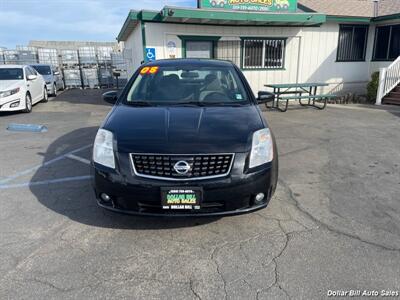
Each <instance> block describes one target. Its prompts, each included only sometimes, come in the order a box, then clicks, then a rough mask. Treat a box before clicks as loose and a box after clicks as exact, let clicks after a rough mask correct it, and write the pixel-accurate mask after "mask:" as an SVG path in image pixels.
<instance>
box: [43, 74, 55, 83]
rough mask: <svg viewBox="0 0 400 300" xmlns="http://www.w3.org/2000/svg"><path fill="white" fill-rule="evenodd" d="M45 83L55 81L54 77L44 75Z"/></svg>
mask: <svg viewBox="0 0 400 300" xmlns="http://www.w3.org/2000/svg"><path fill="white" fill-rule="evenodd" d="M42 77H43V79H44V81H46V82H52V81H53V76H52V75H42Z"/></svg>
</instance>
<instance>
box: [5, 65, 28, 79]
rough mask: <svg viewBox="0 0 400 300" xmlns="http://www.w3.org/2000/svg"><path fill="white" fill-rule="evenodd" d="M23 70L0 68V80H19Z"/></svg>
mask: <svg viewBox="0 0 400 300" xmlns="http://www.w3.org/2000/svg"><path fill="white" fill-rule="evenodd" d="M23 78H24V72H22V69H21V68H0V80H21V79H23Z"/></svg>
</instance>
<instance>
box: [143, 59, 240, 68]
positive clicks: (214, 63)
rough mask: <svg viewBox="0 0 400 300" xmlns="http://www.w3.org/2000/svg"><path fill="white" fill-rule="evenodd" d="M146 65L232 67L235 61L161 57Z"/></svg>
mask: <svg viewBox="0 0 400 300" xmlns="http://www.w3.org/2000/svg"><path fill="white" fill-rule="evenodd" d="M144 65H145V66H160V67H179V66H187V65H191V66H198V67H232V66H233V63H232V62H231V61H228V60H218V59H203V58H177V59H160V60H155V61H152V62H148V63H146V64H144Z"/></svg>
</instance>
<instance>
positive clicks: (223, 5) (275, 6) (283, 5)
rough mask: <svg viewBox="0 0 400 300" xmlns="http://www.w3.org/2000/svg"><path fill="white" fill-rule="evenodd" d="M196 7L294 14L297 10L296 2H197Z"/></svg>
mask: <svg viewBox="0 0 400 300" xmlns="http://www.w3.org/2000/svg"><path fill="white" fill-rule="evenodd" d="M198 7H199V8H215V9H225V10H252V11H264V12H279V11H282V12H294V11H296V9H297V0H198Z"/></svg>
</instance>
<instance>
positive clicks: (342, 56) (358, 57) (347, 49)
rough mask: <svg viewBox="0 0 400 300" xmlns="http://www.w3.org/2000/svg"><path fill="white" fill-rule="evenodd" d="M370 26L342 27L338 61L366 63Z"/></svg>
mask: <svg viewBox="0 0 400 300" xmlns="http://www.w3.org/2000/svg"><path fill="white" fill-rule="evenodd" d="M367 39H368V26H365V25H340V29H339V43H338V51H337V61H365V53H366V50H367Z"/></svg>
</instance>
